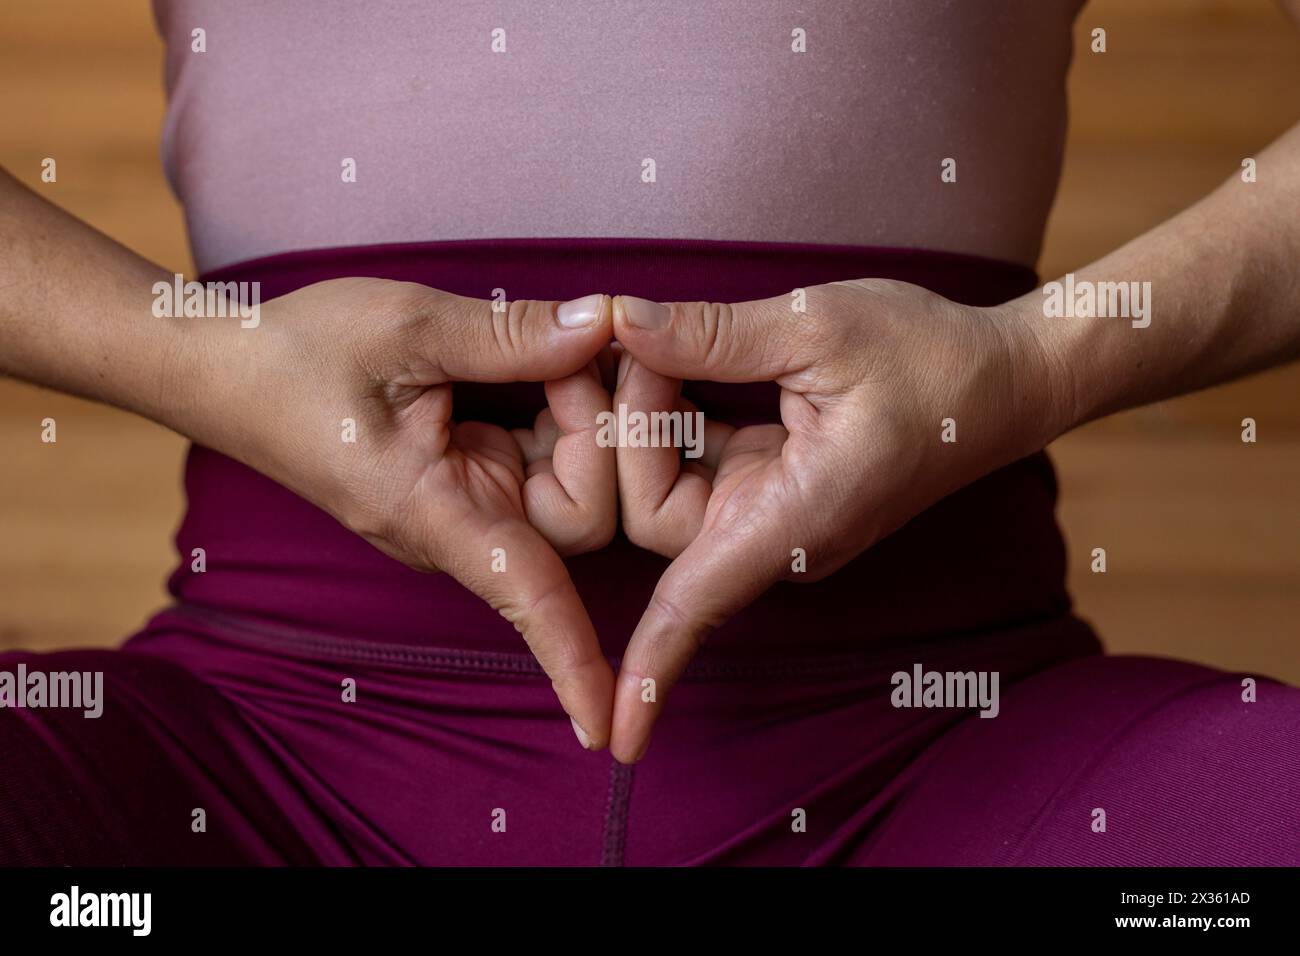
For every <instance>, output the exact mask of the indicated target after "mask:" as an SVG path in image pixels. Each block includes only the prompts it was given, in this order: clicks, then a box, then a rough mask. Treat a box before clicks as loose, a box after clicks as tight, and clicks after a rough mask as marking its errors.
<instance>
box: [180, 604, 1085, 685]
mask: <svg viewBox="0 0 1300 956" xmlns="http://www.w3.org/2000/svg"><path fill="white" fill-rule="evenodd" d="M163 613H164V614H168V613H170V614H177V615H180V616H182V617H188V618H191V619H193V620H195V621H200V622H203V623H205V624H207V625H208V626H209V627H212V628H213V629H215V630H217V631H218V632H219V633H220V635H221V636H223V637H227V638H229V639H232V640H238V641H241V642H243V643H250V644H255V645H258V646H261V647H265V648H267V649H269V650H273V651H279V652H290V653H293V652H297V653H300V654H310V655H325V656H329V657H332V658H336V659H343V660H352V661H361V662H367V663H377V664H386V665H391V666H397V667H410V668H422V669H439V670H445V671H455V672H466V673H489V674H501V675H515V676H520V677H545V676H546V674H545V671H543V670H542V666H541V665H540V664H538V663H537V660H536V658H534V657H533V656H532V655H531V654H528V653H519V654H512V653H507V652H503V651H466V650H460V649H451V648H436V647H410V646H407V645H404V644H388V643H382V642H379V641H371V640H365V639H358V640H348V639H346V638H338V637H333V636H330V635H325V634H319V633H316V632H313V631H306V630H303V629H301V628H296V627H291V626H289V625H284V624H278V623H272V622H267V621H260V620H257V619H256V618H250V617H246V616H243V615H236V614H229V613H226V612H223V611H218V610H215V609H213V608H208V607H203V606H200V605H194V604H184V603H180V604H175V605H172V606H170V607H169V608H167V609H166V611H164V612H163ZM1044 627H1048V628H1059V627H1065V628H1067V629H1068V628H1071V627H1073V628H1086V625H1084V624H1083V623H1082V622H1081V621H1078V620H1077V619H1075V618H1072V617H1070V616H1068V615H1062V616H1059V617H1053V618H1045V619H1043V620H1040V621H1034V622H1020V623H1019V625H1018V626H1010V627H1007V628H1004V629H1003V628H1000V629H998V630H997V631H975V632H970V633H969V634H967V633H954V634H946V635H939V636H936V637H934V638H932V639H927V640H926V641H924V642H918V641H907V642H905V643H904V644H903V645H901V646H900V645H898V644H896V643H894V642H888V643H878V644H871V645H869V646H868V647H867V648H866V649H864V651H863V652H862V653H857V654H838V655H822V656H816V657H803V658H776V659H763V658H759V659H756V660H742V659H735V660H724V659H711V660H710V659H703V660H701V659H696V660H694V661H692V662H691V663H690V664H689V665H688V666H687V669H686V672H685V674H683V675H682V677H681V680H682V682H684V683H689V682H694V681H718V680H724V681H744V680H754V679H764V678H802V677H818V676H825V675H830V674H848V673H854V672H861V671H871V670H875V669H879V668H880V667H882V666H884V665H886V664H888V665H890V666H892V665H893V664H895V663H897V661H898V660H899V659H900V658H899V654H900V651H901V652H902V653H903V656H905V657H907V658H908V659H911V660H916V659H919V657H923V656H928V655H931V654H933V655H936V656H938V657H940V658H947V657H950V656H952V655H953V651H954V649H955V648H958V647H962V648H963V649H964V650H966V651H968V652H973V651H974V650H975V649H976V648H975V647H973V646H971V645H965V646H964V647H963V643H964V642H963V641H962V640H961V639H962V638H964V637H969V638H971V639H974V640H979V639H980V638H983V639H985V640H988V639H993V640H994V641H1009V642H1011V645H1010V646H1015V641H1016V632H1022V633H1021V635H1020V637H1019V639H1020V640H1024V638H1025V637H1026V635H1025V634H1024V633H1023V632H1024V631H1029V630H1035V631H1037V630H1039V629H1041V628H1044ZM1044 639H1046V638H1045V635H1043V634H1042V633H1037V634H1034V635H1033V641H1034V642H1035V643H1037V642H1040V641H1043V640H1044ZM1075 656H1077V652H1075V653H1070V654H1065V653H1062V654H1061V655H1060V659H1062V660H1065V659H1069V658H1071V657H1075ZM611 662H612V663H613V664H614V666H615V667H617V665H618V664H619V662H620V658H617V657H615V658H611Z"/></svg>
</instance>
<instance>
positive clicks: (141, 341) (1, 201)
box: [0, 170, 198, 428]
mask: <svg viewBox="0 0 1300 956" xmlns="http://www.w3.org/2000/svg"><path fill="white" fill-rule="evenodd" d="M159 281H165V282H168V283H170V282H171V281H172V276H171V275H170V274H168V273H166V272H164V271H163V269H162V268H161V267H159V266H156V265H154V264H153V263H150V262H148V261H146V260H145V259H142V258H141V257H140V256H137V255H136V254H135V253H133V252H131V251H130V250H129V249H127V248H125V247H124V246H122V245H120V244H118V243H116V242H114V241H113V240H112V239H110V238H109V237H107V236H105V235H103V234H102V233H100V232H98V231H96V230H95V229H92V228H91V227H90V226H87V225H86V224H85V223H83V222H81V221H80V220H78V219H76V218H74V217H73V216H70V215H68V214H67V213H65V212H63V211H62V210H61V209H59V208H57V207H56V206H54V205H52V204H50V203H48V202H46V201H45V200H43V199H41V198H40V197H39V196H37V195H36V194H35V193H33V192H31V191H30V190H28V189H26V188H25V187H24V186H22V185H21V184H19V183H18V182H17V181H16V180H14V179H13V178H12V177H11V176H9V175H8V174H7V173H5V172H4V171H3V170H0V290H3V294H0V374H4V375H9V376H13V377H15V378H21V379H25V380H27V381H29V382H34V383H36V384H38V385H43V386H46V387H48V388H53V389H57V390H59V391H64V392H70V393H72V394H75V395H80V396H83V397H86V398H91V399H95V400H97V401H102V402H106V403H109V404H112V405H117V406H119V407H122V408H126V409H129V410H131V411H134V412H137V413H139V414H141V415H144V416H146V417H148V418H152V419H154V420H155V421H160V422H162V423H164V424H167V425H169V426H171V427H174V428H179V427H180V426H181V425H182V423H183V422H184V420H185V419H186V418H187V417H188V412H189V406H190V405H191V403H192V401H193V400H194V398H195V396H194V394H193V393H194V391H195V390H194V389H193V387H192V386H193V381H194V377H193V375H192V372H193V369H194V368H195V365H196V363H197V361H198V349H197V338H198V336H197V334H196V332H197V329H195V328H191V327H190V326H193V325H194V324H195V323H194V322H192V321H191V322H188V323H187V321H186V320H185V319H174V318H156V317H155V316H154V315H153V312H152V303H153V300H154V294H153V291H152V290H153V285H154V283H155V282H159Z"/></svg>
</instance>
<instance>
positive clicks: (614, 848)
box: [600, 760, 636, 866]
mask: <svg viewBox="0 0 1300 956" xmlns="http://www.w3.org/2000/svg"><path fill="white" fill-rule="evenodd" d="M635 771H636V768H635V767H629V766H627V765H626V764H621V763H619V762H618V761H617V760H615V761H612V762H611V768H610V772H609V799H608V800H607V801H606V803H605V831H604V834H603V836H602V839H601V848H600V865H601V866H622V865H623V852H624V850H625V849H626V847H627V816H628V813H627V811H628V804H629V803H631V800H632V777H633V774H634V773H635Z"/></svg>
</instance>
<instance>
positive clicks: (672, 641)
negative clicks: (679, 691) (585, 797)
mask: <svg viewBox="0 0 1300 956" xmlns="http://www.w3.org/2000/svg"><path fill="white" fill-rule="evenodd" d="M784 553H785V552H784V551H783V549H782V547H781V542H780V532H779V531H778V530H777V529H776V528H775V527H773V526H769V525H766V524H765V525H761V526H756V527H754V526H751V528H750V529H748V530H747V531H746V533H744V534H743V535H736V534H727V533H725V532H721V531H718V530H707V531H705V532H703V533H702V534H701V535H700V536H699V537H698V538H696V539H695V540H694V541H692V542H691V543H690V545H688V546H687V548H686V550H685V551H683V552H682V553H681V554H680V555H678V556H677V558H676V559H675V560H674V561H673V563H672V564H670V565H669V566H668V570H667V571H665V572H664V575H663V577H662V578H660V579H659V583H658V585H656V587H655V591H654V594H653V595H652V596H651V598H650V603H649V605H648V606H647V607H646V609H645V613H644V614H642V616H641V620H640V621H639V622H638V623H637V626H636V630H635V631H634V632H633V634H632V639H631V640H630V641H629V642H628V645H627V650H626V651H625V653H624V656H623V663H622V666H621V668H620V670H619V675H618V682H617V684H616V686H615V689H614V719H613V728H612V731H611V739H610V752H611V753H612V754H613V755H614V757H615V758H616V759H618V760H619V761H621V762H622V763H636V762H637V761H638V760H640V759H641V758H642V756H644V755H645V751H646V748H647V747H648V746H649V744H650V733H651V730H652V729H653V728H654V724H655V721H656V720H658V718H659V714H660V712H661V711H662V710H663V706H664V701H665V698H666V697H667V694H668V691H669V690H671V689H672V687H673V685H674V684H676V683H677V680H678V679H679V678H680V677H681V675H682V673H683V672H684V671H685V670H686V666H687V664H689V663H690V661H691V658H693V657H694V656H695V653H696V651H698V650H699V648H700V646H701V645H702V644H703V643H704V640H705V638H707V637H708V635H709V633H710V632H711V631H713V630H715V629H716V628H718V627H720V626H721V625H722V624H723V623H724V622H726V621H727V620H728V619H729V618H730V617H731V616H732V615H734V614H735V613H736V612H737V611H739V610H741V609H742V608H744V607H745V606H746V605H748V604H749V603H751V602H752V601H753V600H754V599H755V598H757V597H758V596H759V595H760V594H762V593H763V592H764V591H766V590H767V589H768V587H770V586H771V585H772V584H775V583H776V582H777V581H779V580H781V578H782V577H784V574H785V560H784V558H783V557H782V555H783V554H784Z"/></svg>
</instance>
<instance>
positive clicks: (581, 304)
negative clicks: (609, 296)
mask: <svg viewBox="0 0 1300 956" xmlns="http://www.w3.org/2000/svg"><path fill="white" fill-rule="evenodd" d="M604 299H605V296H604V295H603V294H602V293H599V292H597V293H596V294H595V295H584V296H583V297H582V298H581V299H574V300H573V301H572V302H562V303H560V307H559V308H558V309H556V310H555V320H556V321H557V322H559V323H560V325H562V326H564V327H565V328H566V329H582V328H586V327H587V326H588V325H593V324H594V323H595V322H596V320H597V319H599V318H600V313H601V306H602V305H603V304H604Z"/></svg>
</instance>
